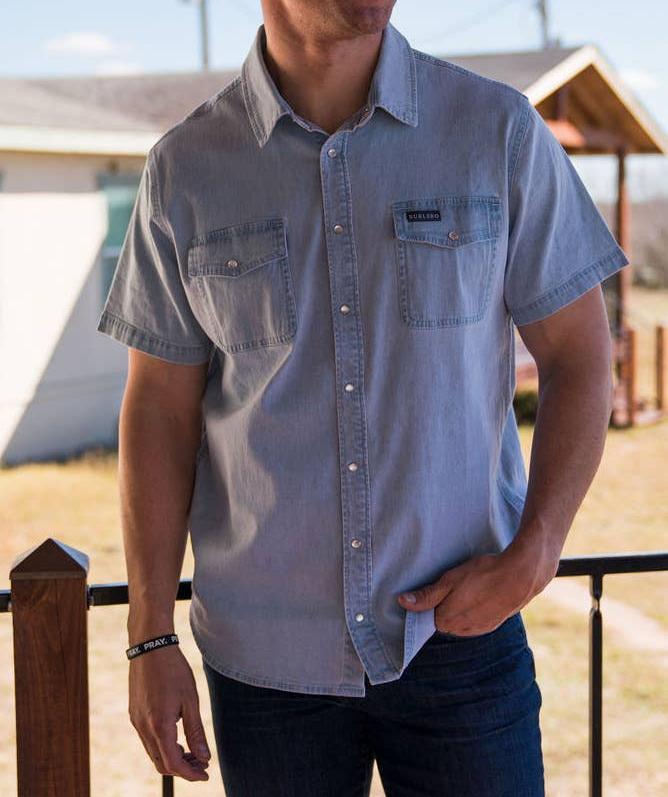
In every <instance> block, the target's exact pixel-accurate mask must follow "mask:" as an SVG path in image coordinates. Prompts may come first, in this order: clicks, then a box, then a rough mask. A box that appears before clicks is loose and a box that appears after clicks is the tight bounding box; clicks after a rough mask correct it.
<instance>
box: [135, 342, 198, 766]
mask: <svg viewBox="0 0 668 797" xmlns="http://www.w3.org/2000/svg"><path fill="white" fill-rule="evenodd" d="M206 374H207V364H206V363H205V364H202V365H196V366H193V365H180V364H176V363H170V362H166V361H164V360H161V359H159V358H156V357H152V356H150V355H148V354H145V353H143V352H141V351H138V350H136V349H132V348H131V349H129V367H128V381H127V385H126V388H125V393H124V396H123V402H122V405H121V414H120V419H119V491H120V500H121V517H122V526H123V538H124V547H125V559H126V566H127V573H128V592H129V612H128V623H127V627H128V645H129V646H130V645H134V644H137V643H138V642H142V641H144V640H145V639H149V638H152V637H155V636H161V635H163V634H167V633H169V632H172V631H173V630H174V606H175V602H176V592H177V589H178V584H179V579H180V577H181V569H182V566H183V557H184V553H185V547H186V542H187V534H188V527H187V518H188V511H189V507H190V502H191V498H192V488H193V480H194V474H195V459H196V455H197V450H198V447H199V443H200V433H201V398H202V393H203V390H204V386H205V383H206ZM129 676H130V678H129V680H130V689H129V713H130V718H131V721H132V724H133V725H134V727H135V728H136V729H137V731H138V733H139V736H140V738H141V740H142V742H143V744H144V747H145V748H146V750H147V752H148V754H149V755H150V757H151V759H152V760H153V762H154V764H155V766H156V768H157V770H158V772H160V773H161V774H173V775H181V776H183V777H184V778H185V779H187V780H208V775H207V773H206V772H205V770H204V767H206V766H207V763H206V762H207V759H208V757H209V755H210V754H209V751H208V745H207V743H206V739H205V735H204V729H203V726H202V721H201V718H200V715H199V702H198V696H197V689H196V686H195V681H194V678H193V675H192V670H191V669H190V666H189V665H188V662H187V661H186V659H185V657H184V656H183V654H182V653H181V651H180V650H179V648H178V646H169V647H165V648H159V649H156V650H153V651H151V652H149V653H145V654H143V655H141V656H138V657H136V658H134V659H132V660H131V661H130V673H129ZM180 717H182V718H183V727H184V731H185V735H186V740H187V742H188V746H189V748H190V752H188V753H186V752H185V751H184V749H183V747H182V746H181V745H180V744H178V742H177V736H178V735H177V722H178V719H179V718H180Z"/></svg>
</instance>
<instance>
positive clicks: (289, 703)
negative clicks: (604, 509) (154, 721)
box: [204, 612, 545, 797]
mask: <svg viewBox="0 0 668 797" xmlns="http://www.w3.org/2000/svg"><path fill="white" fill-rule="evenodd" d="M204 671H205V673H206V677H207V682H208V686H209V693H210V699H211V707H212V717H213V725H214V733H215V740H216V747H217V751H218V760H219V763H220V769H221V774H222V778H223V784H224V786H225V792H226V796H227V797H367V796H368V794H369V789H370V785H371V776H372V771H373V762H374V759H375V760H376V762H377V765H378V772H379V774H380V778H381V781H382V784H383V788H384V790H385V794H386V795H387V797H544V794H545V787H544V773H543V758H542V749H541V731H540V727H539V712H540V707H541V704H542V696H541V692H540V689H539V687H538V684H537V682H536V678H535V676H536V669H535V664H534V657H533V652H532V651H531V649H530V647H529V645H528V642H527V637H526V631H525V627H524V622H523V620H522V617H521V615H520V613H519V612H517V613H516V614H514V615H512V616H510V617H509V618H508V619H506V620H505V621H504V622H503V623H502V624H501V625H500V626H499V627H498V628H496V629H495V630H494V631H491V632H489V633H486V634H480V635H478V636H473V637H471V636H469V637H458V636H454V635H452V634H445V633H441V632H438V631H437V632H435V633H434V634H433V636H431V637H430V638H429V639H428V640H427V642H426V643H425V644H424V646H423V647H422V648H421V650H420V651H419V652H418V653H417V654H416V656H415V657H414V658H413V659H412V661H411V662H410V663H409V665H408V667H407V668H406V669H405V670H404V672H403V674H402V676H401V678H399V679H398V680H396V681H392V682H389V683H385V684H377V685H375V686H372V685H371V684H369V682H368V680H366V681H365V684H366V692H367V693H366V695H365V696H364V697H349V696H338V695H332V696H330V695H311V694H300V693H295V692H288V691H284V690H279V689H271V688H267V687H258V686H254V685H251V684H246V683H242V682H240V681H237V680H235V679H232V678H229V677H227V676H225V675H222V674H221V673H219V672H217V671H216V670H214V669H212V668H211V667H210V666H209V665H208V664H207V663H206V662H204Z"/></svg>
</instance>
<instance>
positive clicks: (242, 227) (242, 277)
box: [188, 217, 297, 352]
mask: <svg viewBox="0 0 668 797" xmlns="http://www.w3.org/2000/svg"><path fill="white" fill-rule="evenodd" d="M188 276H189V277H190V278H192V279H193V280H194V282H195V283H196V286H197V290H198V292H199V296H200V300H201V301H202V303H203V306H204V307H203V309H204V312H205V313H206V314H207V315H208V317H209V320H210V324H211V328H212V330H213V332H214V334H215V336H216V343H217V345H218V346H219V347H220V348H221V349H223V350H224V351H227V352H236V351H245V350H248V349H257V348H261V347H263V346H271V345H274V344H280V343H285V342H287V341H289V340H291V339H292V338H293V337H294V335H295V332H296V329H297V310H296V306H295V294H294V287H293V282H292V274H291V270H290V261H289V255H288V247H287V241H286V234H285V220H284V219H283V218H281V217H275V218H265V219H257V220H253V221H247V222H242V223H240V224H233V225H229V226H227V227H221V228H219V229H216V230H210V231H209V232H206V233H203V234H202V235H199V236H196V237H195V238H193V239H192V241H191V242H190V246H189V248H188Z"/></svg>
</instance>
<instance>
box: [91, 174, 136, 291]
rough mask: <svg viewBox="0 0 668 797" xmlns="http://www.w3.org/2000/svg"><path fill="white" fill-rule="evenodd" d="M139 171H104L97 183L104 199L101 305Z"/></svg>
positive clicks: (121, 239)
mask: <svg viewBox="0 0 668 797" xmlns="http://www.w3.org/2000/svg"><path fill="white" fill-rule="evenodd" d="M140 177H141V174H140V173H138V174H129V173H109V172H108V173H104V174H100V175H98V180H97V184H98V187H99V189H100V190H101V191H103V192H104V194H105V197H106V200H107V235H106V237H105V239H104V243H103V245H102V253H101V259H102V265H101V274H102V279H101V297H100V300H101V306H102V305H104V302H105V300H106V298H107V294H108V293H109V288H110V287H111V280H112V279H113V276H114V272H115V270H116V264H117V262H118V256H119V254H120V252H121V247H122V245H123V240H124V239H125V233H126V231H127V228H128V224H129V222H130V216H131V214H132V209H133V207H134V203H135V197H136V195H137V189H138V187H139V180H140Z"/></svg>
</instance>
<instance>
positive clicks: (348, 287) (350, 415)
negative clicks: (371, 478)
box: [320, 131, 388, 673]
mask: <svg viewBox="0 0 668 797" xmlns="http://www.w3.org/2000/svg"><path fill="white" fill-rule="evenodd" d="M348 135H349V133H348V132H345V131H344V132H341V133H340V134H334V135H333V136H331V137H330V139H329V141H328V145H327V147H326V148H324V149H323V150H322V151H321V158H320V169H321V178H322V192H323V207H324V210H325V223H326V230H325V238H326V244H327V261H328V269H329V281H330V298H331V302H332V307H333V310H334V312H333V315H332V318H333V324H334V326H335V327H336V329H335V334H334V356H335V358H336V380H337V425H338V434H339V445H340V462H341V466H342V470H341V501H342V517H343V542H344V544H343V556H344V563H343V569H344V602H345V607H344V608H345V616H346V621H347V626H348V630H349V632H350V636H351V638H352V640H353V643H354V646H355V649H356V651H357V653H358V654H359V657H360V659H361V660H362V661H363V662H364V664H365V666H366V669H367V670H368V671H369V672H374V673H384V672H386V671H387V667H388V662H387V661H386V659H385V658H384V656H382V655H381V654H380V653H379V650H380V649H379V646H378V644H377V634H376V629H375V628H372V627H371V625H370V622H369V621H370V617H371V606H370V601H371V583H370V575H369V574H370V573H371V567H370V566H369V565H370V563H369V562H368V561H367V558H368V556H369V555H370V545H369V544H365V540H367V539H368V535H369V533H370V532H369V518H368V513H369V496H368V489H369V488H368V484H369V482H368V473H367V471H366V468H367V462H366V453H367V445H366V422H365V415H364V395H363V390H362V384H363V382H362V369H363V364H364V361H363V357H364V351H363V346H362V336H361V322H360V318H359V306H358V288H357V264H356V257H355V246H354V241H352V240H351V236H350V230H351V227H350V219H351V216H352V213H351V210H352V209H351V194H350V189H349V185H348V182H347V171H346V154H345V152H346V143H347V136H348ZM360 430H361V431H360Z"/></svg>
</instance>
